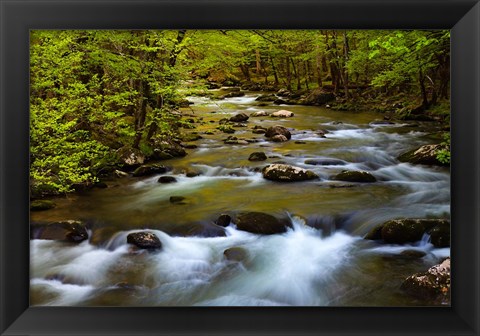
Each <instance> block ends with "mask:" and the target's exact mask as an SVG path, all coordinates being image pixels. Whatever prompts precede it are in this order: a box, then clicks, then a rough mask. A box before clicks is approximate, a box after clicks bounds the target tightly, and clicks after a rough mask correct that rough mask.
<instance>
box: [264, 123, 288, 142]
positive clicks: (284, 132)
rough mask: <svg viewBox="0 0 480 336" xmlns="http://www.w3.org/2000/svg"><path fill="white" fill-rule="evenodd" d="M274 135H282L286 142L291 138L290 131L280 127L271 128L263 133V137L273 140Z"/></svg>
mask: <svg viewBox="0 0 480 336" xmlns="http://www.w3.org/2000/svg"><path fill="white" fill-rule="evenodd" d="M275 135H283V136H284V137H286V138H287V139H288V140H290V139H291V138H292V134H291V133H290V131H289V130H288V129H286V128H285V127H283V126H280V125H276V126H271V127H269V128H268V129H267V131H266V132H265V136H266V137H267V138H273V137H274V136H275Z"/></svg>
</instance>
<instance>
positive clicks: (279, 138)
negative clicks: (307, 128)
mask: <svg viewBox="0 0 480 336" xmlns="http://www.w3.org/2000/svg"><path fill="white" fill-rule="evenodd" d="M270 140H272V141H273V142H286V141H288V139H287V137H286V136H285V135H281V134H277V135H274V136H273V137H271V138H270Z"/></svg>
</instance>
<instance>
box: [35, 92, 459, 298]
mask: <svg viewBox="0 0 480 336" xmlns="http://www.w3.org/2000/svg"><path fill="white" fill-rule="evenodd" d="M258 95H259V94H258V93H248V94H247V95H246V96H244V97H238V98H227V99H225V100H218V101H214V100H210V99H208V98H198V97H190V98H189V99H190V100H191V101H193V102H194V105H191V107H190V108H185V109H182V112H183V113H185V114H191V117H192V118H193V119H197V120H198V119H201V120H198V121H200V122H199V123H197V124H196V126H197V127H196V128H195V129H191V130H186V132H198V134H199V135H201V136H202V139H199V140H196V141H194V142H191V143H192V144H195V145H196V146H197V148H192V149H187V152H188V155H187V156H186V157H183V158H175V159H171V160H165V161H162V162H161V163H162V164H165V165H168V166H171V167H172V168H173V171H172V172H168V173H165V174H162V175H169V176H174V177H175V178H176V179H177V183H171V184H159V183H157V180H158V178H159V175H156V176H150V177H144V178H134V177H127V178H123V179H115V180H112V181H107V184H108V186H109V187H108V188H106V189H93V190H91V191H89V192H87V193H85V194H81V195H79V194H75V195H70V196H68V197H66V198H59V199H56V200H55V202H56V203H57V207H56V208H55V209H52V210H48V211H43V212H32V213H31V220H32V221H55V220H64V219H83V220H86V221H88V222H89V223H90V225H91V226H90V227H91V232H90V234H91V238H90V239H89V240H88V241H84V242H82V243H80V244H75V245H73V244H69V243H65V242H59V241H50V240H40V239H32V240H31V304H32V305H54V306H65V305H67V306H70V305H79V306H192V305H194V306H218V305H220V306H237V305H239V306H274V305H282V306H284V305H294V306H409V305H423V304H424V303H423V302H421V301H418V300H416V299H412V298H410V297H408V296H406V295H405V294H404V293H403V292H402V291H401V290H400V288H399V287H400V284H401V283H402V281H403V280H404V279H405V278H406V277H407V276H409V275H411V274H413V273H416V272H423V271H426V269H428V268H429V267H430V266H432V265H434V264H436V263H438V261H439V260H440V259H441V258H444V257H447V256H449V255H450V250H449V248H434V247H433V245H431V244H430V243H429V242H428V236H425V237H424V239H423V240H422V241H420V242H417V243H414V244H410V245H389V244H380V243H378V242H374V241H368V240H364V239H363V238H362V236H363V235H365V234H366V233H367V232H368V231H369V230H370V229H372V228H373V227H375V226H376V225H378V224H381V223H383V222H385V221H387V220H389V219H394V218H402V217H406V218H426V217H440V218H449V215H450V172H449V170H448V168H440V167H433V166H423V165H411V164H408V163H400V162H398V161H397V160H396V157H397V156H398V155H399V154H400V153H403V152H405V151H406V150H410V149H412V148H414V147H416V146H419V145H422V144H427V143H432V142H433V141H432V134H433V133H435V132H436V131H438V129H437V128H438V127H439V126H438V125H435V124H434V123H431V122H424V123H421V122H415V123H407V122H405V123H394V124H375V123H372V122H373V121H375V120H379V119H382V117H383V116H382V115H381V114H378V113H374V112H361V113H358V112H343V111H333V110H331V109H328V108H323V107H313V106H301V105H296V106H274V105H267V106H258V105H257V104H256V102H255V98H256V97H258ZM279 109H287V110H289V111H292V112H294V114H295V115H294V116H293V117H292V118H285V119H278V118H271V117H251V118H250V119H249V120H248V123H247V127H238V128H235V129H236V132H235V134H233V135H234V136H236V137H244V138H246V139H256V141H257V142H252V143H249V144H248V145H227V144H224V142H223V141H222V140H223V139H224V138H226V137H227V136H228V135H229V134H224V133H222V132H220V131H218V130H216V129H215V127H216V126H218V125H219V124H218V121H219V120H220V119H222V118H229V117H231V116H233V115H235V114H237V113H239V112H244V113H246V114H250V113H252V112H256V111H260V110H264V111H270V112H272V111H277V110H279ZM255 125H258V126H263V127H269V126H273V125H282V126H284V127H287V128H289V129H291V133H292V139H291V140H289V141H288V142H282V143H274V142H270V141H267V140H266V138H265V137H264V135H263V134H253V133H252V128H253V127H254V126H255ZM212 130H213V131H214V134H205V132H206V131H212ZM321 130H323V131H327V132H326V134H325V137H323V136H322V132H319V131H321ZM435 141H436V140H435ZM258 151H263V152H265V154H266V155H267V157H268V159H267V160H266V161H261V162H251V161H249V160H248V157H249V155H250V154H251V153H252V152H258ZM309 159H310V160H311V159H319V160H320V159H338V160H339V161H337V162H336V164H333V165H311V164H308V161H307V163H306V160H309ZM273 162H283V163H286V164H291V165H295V166H298V167H302V168H306V169H309V170H312V171H313V172H315V173H316V174H317V175H318V176H320V179H317V180H312V181H306V182H295V183H279V182H272V181H268V180H266V179H264V178H263V177H262V174H261V172H260V171H259V170H260V168H262V167H264V166H265V165H266V164H269V163H273ZM342 170H365V171H368V172H370V173H372V175H374V176H375V177H376V179H377V182H375V183H365V184H362V183H344V182H338V181H332V180H331V177H332V176H333V175H334V174H336V173H338V172H340V171H342ZM187 171H188V172H192V171H194V172H196V173H199V174H200V175H198V176H195V177H187V176H186V172H187ZM171 196H183V197H185V201H184V202H183V204H172V203H171V202H170V197H171ZM239 211H261V212H265V213H268V214H273V215H276V216H286V217H288V218H290V221H291V222H292V228H291V229H289V230H288V231H287V232H286V233H283V234H275V235H268V236H262V235H256V234H252V233H248V232H244V231H240V230H237V229H236V228H235V227H234V226H233V225H230V226H229V227H227V228H226V236H223V237H218V236H215V232H217V231H218V230H217V229H218V228H215V225H213V224H212V222H213V221H214V220H215V219H216V218H217V217H218V216H219V215H220V214H222V213H236V212H239ZM139 229H141V230H143V229H148V230H149V231H152V232H154V233H155V234H156V235H157V236H158V237H159V238H160V240H161V242H162V245H163V246H162V249H161V250H160V251H159V252H147V251H140V252H138V251H133V250H132V248H131V246H129V245H128V244H126V236H127V235H128V233H130V232H134V231H138V230H139ZM199 234H201V236H199ZM231 247H241V248H242V249H243V251H245V255H244V256H243V258H242V260H241V261H237V260H228V259H226V258H225V257H224V254H223V252H224V251H225V250H226V249H228V248H231ZM404 250H419V251H423V252H425V253H426V255H425V256H424V257H423V258H420V259H415V260H409V259H406V258H402V257H400V253H401V252H402V251H404Z"/></svg>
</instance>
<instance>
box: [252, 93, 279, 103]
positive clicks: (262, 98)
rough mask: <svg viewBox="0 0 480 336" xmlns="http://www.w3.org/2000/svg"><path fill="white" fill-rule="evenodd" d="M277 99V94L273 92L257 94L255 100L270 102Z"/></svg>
mask: <svg viewBox="0 0 480 336" xmlns="http://www.w3.org/2000/svg"><path fill="white" fill-rule="evenodd" d="M276 99H277V96H275V95H274V94H262V95H260V96H258V97H257V98H256V99H255V100H256V101H260V102H271V101H274V100H276Z"/></svg>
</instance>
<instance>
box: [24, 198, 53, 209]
mask: <svg viewBox="0 0 480 336" xmlns="http://www.w3.org/2000/svg"><path fill="white" fill-rule="evenodd" d="M56 206H57V205H56V204H55V202H53V201H49V200H36V201H32V202H31V203H30V210H31V211H45V210H50V209H53V208H55V207H56Z"/></svg>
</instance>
